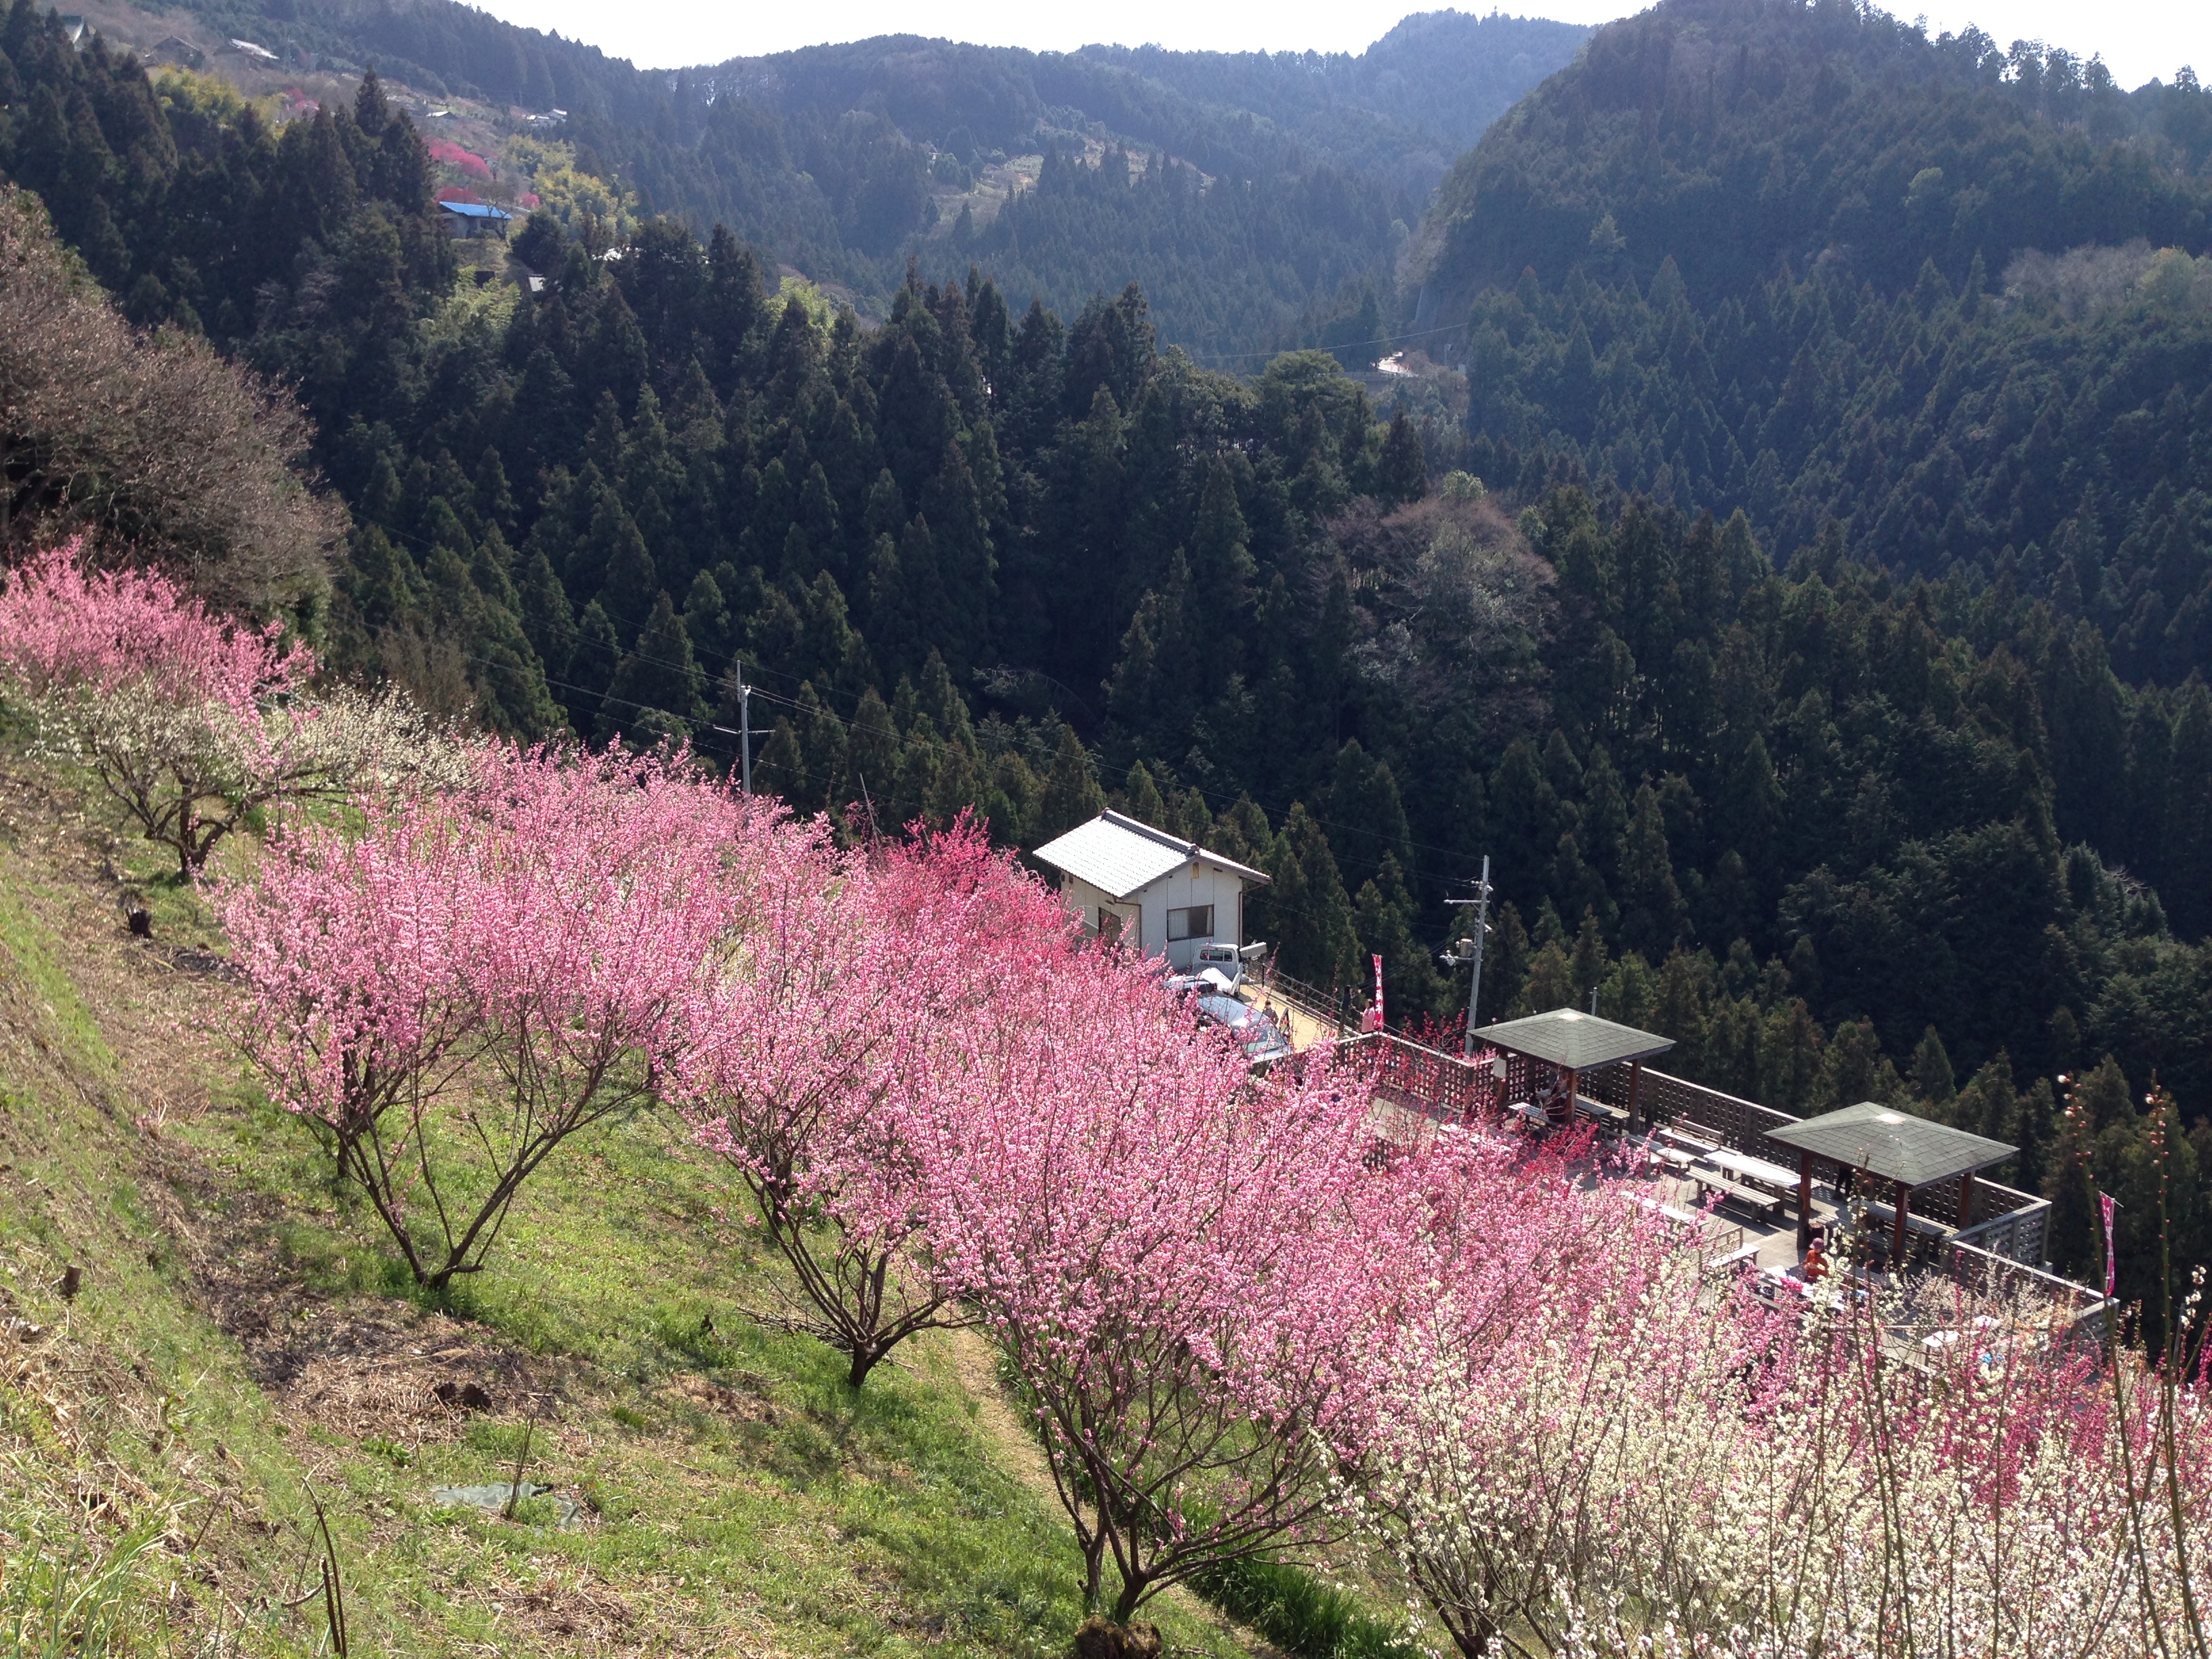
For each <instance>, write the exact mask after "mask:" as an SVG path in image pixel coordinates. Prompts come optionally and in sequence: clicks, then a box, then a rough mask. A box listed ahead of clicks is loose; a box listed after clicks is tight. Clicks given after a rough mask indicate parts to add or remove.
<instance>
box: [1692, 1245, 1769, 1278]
mask: <svg viewBox="0 0 2212 1659" xmlns="http://www.w3.org/2000/svg"><path fill="white" fill-rule="evenodd" d="M1758 1260H1759V1246H1758V1245H1756V1244H1741V1245H1738V1246H1737V1247H1736V1248H1735V1249H1733V1250H1730V1251H1729V1253H1728V1254H1727V1255H1717V1256H1715V1257H1714V1258H1713V1259H1712V1260H1711V1261H1708V1262H1707V1263H1705V1266H1704V1267H1702V1268H1700V1269H1699V1272H1701V1273H1704V1274H1705V1276H1706V1277H1707V1278H1711V1279H1717V1278H1718V1277H1720V1276H1721V1275H1722V1274H1723V1273H1733V1272H1735V1270H1736V1269H1737V1268H1738V1267H1744V1266H1746V1265H1747V1264H1748V1263H1751V1262H1754V1261H1758Z"/></svg>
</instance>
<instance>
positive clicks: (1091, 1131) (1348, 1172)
mask: <svg viewBox="0 0 2212 1659" xmlns="http://www.w3.org/2000/svg"><path fill="white" fill-rule="evenodd" d="M988 1012H989V1014H990V1018H979V1019H975V1020H971V1021H969V1022H965V1023H963V1026H962V1028H961V1030H959V1032H958V1033H957V1036H955V1037H954V1038H952V1039H951V1040H950V1041H948V1042H946V1043H945V1045H944V1047H943V1048H942V1049H941V1050H940V1051H939V1052H937V1053H934V1054H933V1055H932V1056H931V1064H932V1066H933V1071H934V1072H935V1073H936V1075H935V1077H934V1078H933V1082H932V1084H931V1085H930V1087H931V1088H932V1090H933V1091H934V1092H935V1093H936V1095H937V1096H938V1097H939V1101H940V1102H941V1104H940V1107H939V1109H938V1110H937V1111H935V1112H934V1113H933V1114H932V1115H929V1116H928V1117H927V1119H925V1120H922V1121H919V1122H918V1123H917V1125H916V1131H915V1132H916V1133H917V1135H918V1136H920V1137H921V1138H922V1139H923V1140H924V1144H925V1151H924V1157H923V1162H924V1165H925V1168H926V1170H927V1179H926V1181H925V1182H924V1183H923V1197H924V1203H925V1205H926V1206H927V1224H928V1238H929V1245H930V1248H931V1249H932V1251H933V1255H934V1259H935V1261H936V1262H937V1264H938V1267H939V1271H940V1272H941V1273H944V1274H945V1276H946V1277H947V1278H948V1279H950V1280H951V1282H953V1283H955V1284H957V1285H958V1286H959V1287H960V1288H961V1291H962V1293H963V1296H964V1297H967V1298H968V1300H969V1303H970V1304H971V1305H973V1306H974V1307H975V1309H976V1310H978V1311H979V1313H980V1314H981V1317H982V1319H983V1321H984V1322H985V1323H986V1324H987V1327H988V1328H990V1330H991V1331H992V1332H993V1334H994V1335H995V1336H996V1337H997V1338H998V1340H999V1341H1000V1344H1001V1346H1003V1348H1004V1351H1005V1353H1006V1358H1007V1360H1008V1362H1009V1364H1010V1365H1011V1367H1012V1371H1013V1373H1014V1376H1016V1377H1017V1378H1018V1382H1019V1385H1020V1389H1021V1391H1022V1393H1023V1394H1024V1395H1025V1396H1026V1398H1027V1400H1028V1401H1029V1402H1030V1405H1031V1407H1032V1408H1033V1409H1034V1411H1035V1413H1036V1424H1037V1429H1038V1431H1039V1434H1040V1436H1041V1437H1042V1442H1043V1445H1044V1449H1045V1453H1046V1456H1047V1460H1048V1463H1049V1466H1050V1468H1051V1470H1052V1474H1053V1479H1054V1484H1055V1486H1057V1488H1058V1490H1059V1492H1060V1500H1061V1502H1062V1504H1064V1505H1065V1507H1066V1510H1067V1513H1068V1515H1069V1516H1070V1517H1071V1519H1072V1520H1073V1523H1074V1528H1075V1533H1076V1538H1077V1541H1078V1543H1079V1546H1080V1547H1081V1549H1082V1552H1083V1557H1084V1561H1085V1586H1084V1588H1085V1597H1086V1600H1087V1601H1090V1602H1091V1603H1092V1604H1094V1605H1097V1604H1099V1603H1100V1602H1101V1601H1102V1598H1103V1596H1104V1595H1105V1569H1106V1565H1107V1563H1108V1562H1109V1560H1110V1561H1111V1563H1112V1565H1113V1568H1114V1571H1115V1576H1116V1577H1117V1579H1118V1585H1117V1587H1116V1589H1115V1594H1114V1595H1113V1597H1112V1598H1111V1603H1110V1605H1111V1609H1112V1615H1113V1617H1114V1618H1115V1620H1116V1621H1117V1622H1127V1620H1128V1618H1129V1617H1130V1615H1131V1614H1132V1613H1134V1612H1135V1610H1136V1609H1137V1608H1138V1607H1139V1606H1141V1605H1142V1604H1143V1603H1144V1602H1145V1601H1146V1600H1147V1599H1149V1598H1150V1597H1152V1596H1153V1595H1157V1594H1158V1592H1159V1591H1160V1590H1162V1589H1165V1588H1166V1587H1168V1586H1169V1585H1171V1584H1174V1583H1178V1582H1181V1581H1182V1580H1185V1579H1188V1578H1189V1577H1193V1576H1194V1575H1195V1574H1198V1573H1200V1572H1202V1571H1206V1569H1208V1568H1210V1567H1213V1566H1217V1565H1220V1564H1222V1563H1224V1562H1226V1561H1231V1560H1234V1559H1239V1558H1243V1557H1246V1556H1250V1555H1255V1554H1258V1553H1262V1552H1266V1551H1269V1550H1271V1549H1274V1548H1277V1547H1281V1546H1282V1545H1284V1544H1285V1542H1288V1541H1297V1540H1298V1539H1299V1538H1300V1537H1301V1536H1303V1535H1304V1534H1310V1533H1313V1532H1317V1531H1322V1530H1326V1529H1328V1528H1329V1527H1330V1526H1331V1525H1332V1524H1333V1523H1332V1520H1331V1515H1330V1510H1329V1501H1328V1499H1329V1488H1328V1477H1329V1475H1330V1474H1331V1473H1332V1472H1333V1470H1334V1468H1335V1466H1336V1464H1337V1462H1339V1460H1340V1459H1341V1458H1343V1457H1345V1456H1346V1455H1350V1453H1351V1451H1352V1449H1353V1448H1354V1447H1355V1446H1356V1445H1357V1444H1358V1442H1359V1441H1360V1439H1361V1438H1362V1437H1364V1432H1365V1423H1366V1419H1367V1415H1368V1405H1367V1379H1368V1377H1369V1376H1370V1367H1369V1365H1368V1363H1367V1361H1366V1358H1365V1353H1366V1351H1367V1350H1368V1349H1370V1347H1371V1346H1373V1345H1374V1344H1376V1343H1377V1342H1383V1341H1387V1340H1388V1337H1389V1324H1390V1319H1389V1309H1390V1307H1391V1305H1392V1304H1393V1302H1394V1301H1395V1300H1400V1299H1402V1297H1403V1295H1404V1289H1403V1286H1402V1284H1401V1275H1400V1271H1399V1265H1398V1264H1399V1263H1400V1261H1401V1260H1402V1259H1403V1258H1402V1255H1401V1252H1400V1251H1399V1249H1397V1243H1398V1242H1399V1241H1401V1239H1403V1238H1405V1237H1407V1236H1408V1234H1409V1232H1410V1231H1412V1230H1413V1228H1414V1227H1416V1226H1417V1225H1419V1218H1420V1217H1421V1215H1422V1213H1423V1212H1424V1211H1425V1206H1426V1203H1427V1200H1426V1198H1425V1194H1423V1192H1422V1191H1421V1189H1420V1187H1419V1182H1417V1181H1414V1180H1413V1179H1410V1178H1409V1176H1408V1174H1407V1171H1408V1170H1409V1169H1410V1168H1411V1167H1412V1165H1413V1164H1417V1163H1419V1159H1418V1158H1415V1159H1410V1160H1406V1161H1404V1167H1397V1166H1394V1165H1393V1164H1391V1163H1390V1162H1389V1161H1387V1160H1386V1161H1384V1162H1383V1164H1382V1166H1381V1167H1377V1166H1376V1162H1375V1160H1374V1158H1373V1154H1374V1152H1375V1146H1376V1143H1375V1137H1374V1133H1373V1130H1372V1128H1371V1127H1370V1121H1369V1119H1368V1115H1367V1109H1366V1103H1365V1094H1366V1091H1365V1090H1364V1087H1363V1086H1360V1085H1358V1080H1357V1079H1353V1078H1350V1077H1347V1076H1345V1075H1342V1074H1340V1073H1336V1072H1334V1071H1332V1070H1331V1068H1330V1067H1329V1066H1328V1063H1327V1062H1326V1060H1322V1059H1316V1060H1312V1061H1310V1063H1309V1065H1308V1066H1306V1067H1305V1068H1304V1073H1303V1075H1292V1074H1291V1073H1287V1072H1282V1071H1279V1072H1278V1073H1277V1074H1275V1075H1273V1076H1271V1077H1269V1078H1267V1079H1255V1078H1253V1077H1252V1075H1251V1074H1250V1073H1249V1068H1248V1066H1247V1065H1246V1062H1245V1060H1244V1058H1243V1055H1242V1054H1240V1053H1239V1052H1238V1051H1237V1048H1235V1047H1234V1045H1233V1044H1231V1043H1230V1042H1227V1041H1226V1040H1225V1039H1224V1038H1222V1037H1221V1036H1220V1035H1219V1034H1218V1033H1214V1032H1202V1031H1200V1030H1196V1029H1194V1025H1193V1024H1192V1022H1191V1021H1190V1020H1189V1019H1188V1017H1187V1011H1186V1010H1185V1009H1184V1008H1182V1006H1181V1005H1180V1004H1179V1003H1176V1001H1174V1000H1170V999H1169V998H1167V997H1165V996H1164V995H1163V994H1161V992H1160V991H1159V990H1158V987H1157V985H1156V983H1154V982H1153V981H1152V980H1151V979H1150V977H1149V976H1148V975H1146V974H1145V973H1144V971H1143V970H1142V969H1141V967H1140V966H1139V964H1137V963H1133V962H1132V961H1130V960H1129V959H1127V957H1123V956H1121V955H1119V954H1116V953H1112V952H1108V951H1085V952H1082V953H1080V954H1079V955H1076V956H1074V957H1070V958H1068V959H1067V960H1066V961H1065V962H1064V963H1062V964H1060V966H1059V967H1058V968H1057V969H1056V970H1054V971H1051V972H1040V973H1037V974H1035V975H1030V976H1029V977H1028V978H1027V979H1026V980H1025V981H1022V982H1020V983H1018V984H1016V985H1013V986H1010V987H1007V991H1006V995H1005V996H1003V997H1002V998H1001V999H1000V1000H999V1001H997V1002H995V1003H994V1005H993V1006H992V1008H991V1009H990V1010H989V1011H988Z"/></svg>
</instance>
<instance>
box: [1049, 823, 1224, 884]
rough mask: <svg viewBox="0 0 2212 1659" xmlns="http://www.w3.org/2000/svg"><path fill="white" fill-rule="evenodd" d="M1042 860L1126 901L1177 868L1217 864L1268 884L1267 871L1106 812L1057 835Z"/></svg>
mask: <svg viewBox="0 0 2212 1659" xmlns="http://www.w3.org/2000/svg"><path fill="white" fill-rule="evenodd" d="M1036 856H1037V857H1038V858H1040V859H1042V860H1044V861H1045V862H1046V863H1047V864H1049V865H1050V866H1053V868H1054V869H1055V870H1065V871H1066V872H1067V873H1068V874H1069V875H1071V876H1073V877H1075V878H1078V879H1079V880H1081V881H1087V882H1089V883H1090V884H1091V885H1092V886H1093V887H1096V888H1097V889H1098V890H1100V891H1101V892H1103V893H1110V894H1112V895H1113V896H1115V898H1117V899H1125V898H1127V897H1128V896H1129V895H1130V894H1132V893H1133V892H1135V891H1136V890H1138V889H1139V888H1140V887H1149V886H1151V885H1152V883H1154V882H1156V881H1158V879H1159V878H1161V877H1162V876H1164V875H1166V874H1167V873H1168V872H1170V871H1171V870H1173V869H1174V868H1175V867H1176V866H1177V865H1179V864H1182V863H1185V862H1187V861H1188V862H1192V863H1203V864H1211V865H1212V866H1215V867H1216V868H1217V869H1221V870H1225V871H1227V872H1229V873H1230V874H1231V875H1232V876H1242V877H1243V878H1244V879H1245V880H1246V881H1250V882H1264V881H1266V880H1267V879H1268V878H1267V873H1266V872H1264V871H1260V870H1255V869H1253V868H1252V867H1251V866H1249V865H1246V864H1239V863H1237V860H1234V859H1231V858H1226V857H1224V856H1223V855H1222V854H1219V853H1214V852H1209V851H1208V850H1207V849H1206V848H1203V847H1201V846H1200V845H1199V844H1198V843H1197V842H1194V841H1185V840H1184V839H1183V838H1182V836H1171V835H1170V834H1169V833H1168V832H1167V831H1166V830H1164V829H1154V828H1153V827H1152V825H1151V824H1149V823H1139V822H1138V821H1137V820H1136V819H1135V818H1133V817H1128V816H1127V815H1126V814H1124V813H1121V812H1101V813H1100V814H1099V815H1098V816H1097V817H1095V818H1093V819H1091V821H1090V822H1089V823H1079V824H1077V825H1076V826H1075V828H1074V829H1071V830H1069V831H1068V832H1067V833H1066V835H1064V836H1054V838H1053V839H1052V840H1050V841H1048V842H1046V843H1045V844H1044V845H1043V846H1042V847H1040V848H1037V849H1036Z"/></svg>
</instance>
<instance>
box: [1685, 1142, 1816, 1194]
mask: <svg viewBox="0 0 2212 1659" xmlns="http://www.w3.org/2000/svg"><path fill="white" fill-rule="evenodd" d="M1705 1162H1706V1163H1708V1164H1711V1165H1712V1166H1713V1168H1715V1169H1716V1170H1726V1171H1727V1172H1728V1173H1729V1175H1731V1176H1735V1178H1736V1179H1737V1180H1738V1181H1743V1182H1749V1183H1750V1184H1751V1185H1753V1186H1754V1187H1768V1188H1772V1189H1773V1190H1774V1192H1775V1194H1776V1195H1777V1196H1778V1197H1787V1196H1788V1195H1789V1194H1791V1193H1793V1192H1795V1191H1796V1190H1797V1182H1798V1174H1797V1171H1796V1170H1785V1169H1784V1168H1783V1167H1782V1165H1780V1164H1770V1163H1768V1162H1767V1161H1766V1160H1765V1158H1753V1157H1752V1156H1751V1154H1750V1153H1748V1152H1730V1151H1729V1150H1728V1149H1727V1148H1726V1147H1723V1148H1721V1149H1720V1150H1718V1151H1717V1152H1707V1153H1706V1154H1705Z"/></svg>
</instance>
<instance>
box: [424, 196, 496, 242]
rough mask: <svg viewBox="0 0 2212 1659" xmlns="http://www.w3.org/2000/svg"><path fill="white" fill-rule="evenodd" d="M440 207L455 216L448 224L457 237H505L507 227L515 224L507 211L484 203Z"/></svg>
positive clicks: (444, 203)
mask: <svg viewBox="0 0 2212 1659" xmlns="http://www.w3.org/2000/svg"><path fill="white" fill-rule="evenodd" d="M438 205H439V206H440V207H441V208H443V209H445V210H446V211H447V213H449V214H451V215H452V216H453V217H451V218H450V219H448V220H447V221H446V222H447V224H448V225H450V226H452V227H453V234H454V235H456V236H482V235H486V234H489V235H493V236H505V235H506V234H507V226H509V225H510V224H512V223H513V222H514V216H513V214H512V213H509V212H507V210H506V209H504V208H495V207H487V206H486V205H485V204H483V203H482V202H441V203H439V204H438Z"/></svg>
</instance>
